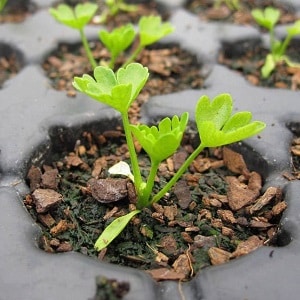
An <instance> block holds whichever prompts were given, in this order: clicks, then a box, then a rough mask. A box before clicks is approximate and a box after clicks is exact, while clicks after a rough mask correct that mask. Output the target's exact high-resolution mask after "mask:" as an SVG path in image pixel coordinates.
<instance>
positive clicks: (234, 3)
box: [214, 0, 240, 10]
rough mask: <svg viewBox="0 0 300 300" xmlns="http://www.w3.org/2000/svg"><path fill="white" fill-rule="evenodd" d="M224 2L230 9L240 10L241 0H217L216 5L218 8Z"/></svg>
mask: <svg viewBox="0 0 300 300" xmlns="http://www.w3.org/2000/svg"><path fill="white" fill-rule="evenodd" d="M222 3H224V4H225V5H226V6H227V7H228V8H229V9H230V10H239V8H240V0H215V2H214V7H216V8H218V7H220V6H221V4H222Z"/></svg>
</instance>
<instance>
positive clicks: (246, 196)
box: [226, 176, 257, 211]
mask: <svg viewBox="0 0 300 300" xmlns="http://www.w3.org/2000/svg"><path fill="white" fill-rule="evenodd" d="M226 181H227V182H228V193H227V196H228V204H229V206H230V208H231V209H232V210H234V211H236V210H239V209H240V208H242V207H244V206H246V205H249V204H251V203H253V202H254V201H255V199H256V197H257V194H256V192H254V191H253V190H250V189H249V188H248V186H247V185H246V184H244V183H241V182H239V180H238V179H237V178H236V177H233V176H228V177H226Z"/></svg>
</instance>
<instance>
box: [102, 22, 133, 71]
mask: <svg viewBox="0 0 300 300" xmlns="http://www.w3.org/2000/svg"><path fill="white" fill-rule="evenodd" d="M99 37H100V40H101V42H102V43H103V44H104V46H105V47H106V48H107V50H108V51H109V52H110V54H111V59H110V62H109V65H108V66H109V67H110V68H111V69H113V68H114V66H115V61H116V58H117V57H118V56H119V55H120V54H121V53H122V52H123V51H124V50H126V49H127V48H128V47H129V46H130V45H131V44H132V42H133V40H134V38H135V31H134V28H133V25H132V24H127V25H124V26H121V27H118V28H115V29H114V30H113V31H112V32H108V31H107V30H104V29H103V30H101V31H100V32H99Z"/></svg>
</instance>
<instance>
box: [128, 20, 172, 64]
mask: <svg viewBox="0 0 300 300" xmlns="http://www.w3.org/2000/svg"><path fill="white" fill-rule="evenodd" d="M138 28H139V45H138V46H137V48H136V49H135V51H134V52H133V53H132V55H131V56H130V57H129V58H128V59H127V61H126V62H125V63H124V65H123V67H125V66H127V65H128V64H130V63H131V62H133V61H134V60H135V59H136V57H137V56H138V55H139V54H140V52H141V51H142V50H143V49H144V48H145V47H146V46H149V45H152V44H154V43H156V42H157V41H159V40H160V39H162V38H163V37H165V36H167V35H168V34H170V33H172V32H173V31H174V27H173V26H172V25H171V24H170V23H169V22H162V20H161V17H160V16H143V17H141V19H140V20H139V24H138Z"/></svg>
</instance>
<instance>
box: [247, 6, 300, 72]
mask: <svg viewBox="0 0 300 300" xmlns="http://www.w3.org/2000/svg"><path fill="white" fill-rule="evenodd" d="M251 13H252V16H253V18H254V20H255V21H256V22H257V23H258V24H259V25H260V26H262V27H264V28H266V29H267V30H268V31H269V36H270V50H271V52H270V53H269V54H268V55H267V57H266V60H265V63H264V65H263V67H262V69H261V74H262V77H263V78H268V77H269V76H270V75H271V73H272V72H273V71H274V69H275V68H276V65H277V64H278V63H279V62H282V61H283V62H285V63H286V64H287V65H288V66H291V67H299V68H300V64H297V63H294V62H292V61H291V60H290V58H289V57H288V56H287V55H286V50H287V47H288V46H289V44H290V42H291V40H292V38H293V37H294V36H296V35H299V34H300V20H298V21H296V22H295V23H294V24H293V25H292V26H290V27H287V29H286V31H287V35H286V37H285V39H284V40H283V41H280V40H278V39H276V37H275V32H274V29H275V26H276V24H277V23H278V21H279V18H280V11H279V9H276V8H273V7H266V8H265V9H264V10H262V9H253V10H252V12H251Z"/></svg>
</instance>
